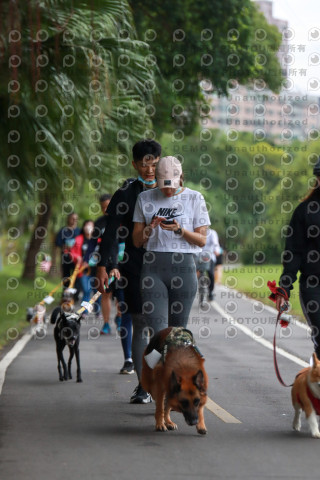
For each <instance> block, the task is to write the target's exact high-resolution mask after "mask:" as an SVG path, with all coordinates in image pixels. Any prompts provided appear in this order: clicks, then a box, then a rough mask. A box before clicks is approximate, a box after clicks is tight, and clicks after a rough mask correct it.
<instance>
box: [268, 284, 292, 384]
mask: <svg viewBox="0 0 320 480" xmlns="http://www.w3.org/2000/svg"><path fill="white" fill-rule="evenodd" d="M267 285H268V287H269V289H270V290H271V292H272V293H271V295H270V296H269V299H270V300H272V301H273V302H276V296H277V295H279V296H280V297H283V298H284V301H285V303H284V304H283V305H282V307H281V308H280V311H279V313H278V315H277V321H276V327H275V331H274V336H273V363H274V369H275V372H276V376H277V379H278V380H279V382H280V383H281V385H282V386H283V387H292V385H293V383H291V384H290V385H287V384H286V383H285V382H284V381H283V379H282V377H281V374H280V370H279V366H278V361H277V345H276V338H277V326H278V323H280V325H281V327H282V328H286V327H287V326H288V325H289V322H288V321H286V320H284V319H282V318H281V315H282V314H283V312H285V311H286V310H288V295H287V292H286V291H285V290H284V289H283V288H281V287H277V285H276V282H275V281H273V282H268V283H267Z"/></svg>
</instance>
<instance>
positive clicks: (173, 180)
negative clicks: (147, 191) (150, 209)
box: [156, 156, 182, 188]
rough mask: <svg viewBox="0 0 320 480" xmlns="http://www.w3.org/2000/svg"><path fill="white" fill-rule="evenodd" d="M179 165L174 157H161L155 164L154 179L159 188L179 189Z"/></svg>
mask: <svg viewBox="0 0 320 480" xmlns="http://www.w3.org/2000/svg"><path fill="white" fill-rule="evenodd" d="M181 174H182V167H181V163H180V162H179V160H178V159H177V158H176V157H171V156H169V157H162V158H160V160H159V162H158V163H157V167H156V178H157V184H158V187H159V188H179V186H180V177H181Z"/></svg>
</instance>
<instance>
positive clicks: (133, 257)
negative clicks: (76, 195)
mask: <svg viewBox="0 0 320 480" xmlns="http://www.w3.org/2000/svg"><path fill="white" fill-rule="evenodd" d="M132 154H133V162H132V165H133V167H134V169H135V170H137V173H138V178H137V179H136V180H134V181H133V182H125V184H124V185H123V186H122V187H121V188H119V189H118V190H117V191H116V192H115V194H114V195H113V197H112V199H111V202H110V204H109V206H108V209H107V228H106V230H105V233H104V235H103V236H102V241H101V244H100V256H101V259H100V262H99V266H98V269H97V278H98V281H99V283H100V287H99V291H100V292H101V293H103V291H104V290H103V289H104V285H107V282H108V274H107V268H108V270H109V271H110V270H111V269H113V268H116V267H117V260H116V259H117V254H118V241H119V240H121V241H124V242H125V253H124V258H123V260H122V261H121V262H120V264H119V268H120V271H121V277H122V280H123V288H124V298H125V306H126V307H127V309H128V310H127V311H128V313H130V314H131V317H132V323H133V338H132V357H133V363H134V366H135V369H136V372H137V375H138V379H139V380H140V376H141V368H142V354H143V351H144V349H145V347H146V346H147V325H146V322H145V319H144V317H143V315H142V301H141V295H140V273H141V268H142V261H143V254H144V252H145V249H144V248H143V247H141V248H136V247H135V246H134V245H133V242H132V231H133V227H134V223H133V221H132V219H133V213H134V208H135V204H136V200H137V197H138V195H139V194H140V193H141V192H142V191H143V190H145V189H147V188H155V187H156V185H157V184H156V179H155V168H156V164H157V162H158V160H159V158H160V154H161V146H160V144H159V143H157V142H156V141H154V140H148V139H147V140H141V141H139V142H137V143H136V144H135V145H134V146H133V149H132ZM150 401H151V396H150V394H149V393H147V392H145V391H144V390H143V389H142V387H141V385H140V382H139V384H138V386H137V387H136V388H135V390H134V392H133V395H132V396H131V398H130V402H131V403H149V402H150Z"/></svg>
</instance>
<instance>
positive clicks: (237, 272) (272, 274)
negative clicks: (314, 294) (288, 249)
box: [222, 265, 305, 322]
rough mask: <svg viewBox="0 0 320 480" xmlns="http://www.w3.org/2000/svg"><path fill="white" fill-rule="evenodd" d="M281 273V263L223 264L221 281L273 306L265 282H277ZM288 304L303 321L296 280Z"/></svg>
mask: <svg viewBox="0 0 320 480" xmlns="http://www.w3.org/2000/svg"><path fill="white" fill-rule="evenodd" d="M281 273H282V265H245V266H242V265H240V266H235V267H232V266H231V265H225V266H224V271H223V277H222V283H223V284H224V285H225V286H226V287H229V288H234V289H235V290H238V291H239V292H242V293H245V294H246V295H247V296H248V297H250V298H252V299H254V300H257V301H260V302H263V303H265V304H266V305H270V306H274V303H273V302H272V301H271V300H269V298H268V297H269V295H270V293H271V292H270V290H269V288H268V286H267V283H268V280H270V281H273V280H276V282H277V284H278V282H279V278H280V275H281ZM290 304H291V310H290V313H291V314H293V315H295V316H298V317H299V319H300V320H301V321H303V322H305V319H304V316H303V313H302V310H301V306H300V302H299V282H298V280H297V281H296V283H295V285H294V290H293V291H291V296H290Z"/></svg>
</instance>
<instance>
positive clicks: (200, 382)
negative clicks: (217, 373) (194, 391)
mask: <svg viewBox="0 0 320 480" xmlns="http://www.w3.org/2000/svg"><path fill="white" fill-rule="evenodd" d="M192 381H193V384H194V385H195V386H196V387H197V388H198V390H199V391H200V392H204V391H205V385H204V375H203V371H202V370H199V371H198V373H197V374H196V375H194V377H192Z"/></svg>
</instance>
